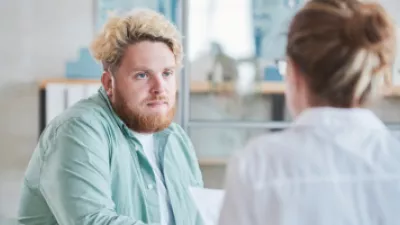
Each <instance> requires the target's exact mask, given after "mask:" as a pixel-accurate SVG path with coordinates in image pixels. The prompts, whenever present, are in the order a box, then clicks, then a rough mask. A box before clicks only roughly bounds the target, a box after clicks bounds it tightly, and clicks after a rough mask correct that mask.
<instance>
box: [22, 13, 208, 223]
mask: <svg viewBox="0 0 400 225" xmlns="http://www.w3.org/2000/svg"><path fill="white" fill-rule="evenodd" d="M91 49H92V53H93V55H94V57H95V58H96V59H97V60H98V61H100V62H101V63H102V65H103V68H104V72H103V75H102V77H101V82H102V87H101V88H100V90H99V93H98V94H96V95H94V96H92V97H91V98H89V99H86V100H82V101H80V102H79V103H77V104H76V105H74V106H73V107H71V108H69V109H67V110H66V111H65V112H64V113H62V114H61V115H60V116H58V117H57V118H56V119H54V120H53V121H52V122H51V123H50V125H49V126H48V127H47V128H46V130H45V131H44V132H43V134H42V135H41V138H40V140H39V144H38V145H37V148H36V150H35V152H34V154H33V157H32V159H31V162H30V164H29V166H28V170H27V173H26V177H25V182H24V185H23V193H22V199H21V209H20V213H19V222H20V223H21V224H27V225H33V224H38V225H39V224H40V225H46V224H60V225H89V224H90V225H92V224H94V225H106V224H107V225H133V224H135V225H143V224H166V225H170V224H177V225H190V224H198V222H199V216H198V214H197V211H196V210H195V206H194V204H193V202H192V201H191V199H190V196H189V191H188V188H189V187H190V186H200V187H201V186H202V185H203V182H202V178H201V173H200V169H199V166H198V163H197V159H196V156H195V152H194V151H193V147H192V145H191V142H190V140H189V138H188V137H187V135H186V134H185V132H184V131H183V130H182V129H181V128H180V127H179V126H178V125H176V124H173V123H171V122H172V120H173V117H174V113H175V99H176V98H175V97H176V86H177V84H176V83H177V81H176V73H177V70H178V69H179V67H180V64H181V58H182V46H181V42H180V35H179V33H178V31H177V30H176V28H175V27H174V26H173V25H172V24H171V23H169V22H168V21H167V20H166V19H165V18H164V17H162V16H161V15H159V14H158V13H155V12H152V11H143V10H142V11H138V12H136V13H133V14H130V15H128V16H126V17H115V18H111V19H110V20H109V21H108V23H107V24H106V25H105V27H104V30H103V31H102V32H101V33H100V34H99V35H98V36H97V37H96V39H95V40H94V41H93V43H92V47H91Z"/></svg>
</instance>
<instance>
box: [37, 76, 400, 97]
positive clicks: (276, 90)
mask: <svg viewBox="0 0 400 225" xmlns="http://www.w3.org/2000/svg"><path fill="white" fill-rule="evenodd" d="M55 83H56V84H100V80H99V79H96V80H95V79H67V78H54V79H45V80H41V81H40V82H39V88H40V89H44V88H45V87H46V86H47V85H48V84H55ZM253 89H254V90H255V93H261V94H283V93H284V92H285V84H284V83H283V82H261V83H258V84H255V85H254V87H253ZM233 91H235V86H234V83H222V84H212V83H210V82H207V81H194V82H192V83H191V85H190V92H191V93H213V92H215V93H221V92H233ZM383 94H384V96H385V97H400V86H393V87H386V88H384V89H383Z"/></svg>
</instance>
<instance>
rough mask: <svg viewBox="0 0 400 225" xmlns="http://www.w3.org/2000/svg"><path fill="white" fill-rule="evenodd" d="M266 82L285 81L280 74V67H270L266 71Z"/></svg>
mask: <svg viewBox="0 0 400 225" xmlns="http://www.w3.org/2000/svg"><path fill="white" fill-rule="evenodd" d="M264 80H265V81H283V77H282V75H281V74H280V73H279V69H278V67H276V66H268V67H266V68H265V69H264Z"/></svg>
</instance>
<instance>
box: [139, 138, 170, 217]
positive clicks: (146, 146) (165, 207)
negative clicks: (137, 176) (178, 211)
mask: <svg viewBox="0 0 400 225" xmlns="http://www.w3.org/2000/svg"><path fill="white" fill-rule="evenodd" d="M135 137H136V138H137V139H138V140H139V141H140V143H141V144H142V146H143V150H144V153H145V154H146V157H147V159H148V160H149V162H150V164H151V166H152V167H153V170H154V174H155V177H156V183H157V191H158V197H159V204H160V217H161V218H160V220H161V224H162V225H172V218H171V208H170V206H169V202H170V200H169V197H168V193H167V189H166V188H165V185H164V177H163V175H162V173H161V170H160V167H159V166H158V165H159V164H158V163H157V158H156V149H155V148H154V138H153V134H140V133H135Z"/></svg>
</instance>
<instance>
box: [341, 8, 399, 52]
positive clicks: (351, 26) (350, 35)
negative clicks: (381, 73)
mask: <svg viewBox="0 0 400 225" xmlns="http://www.w3.org/2000/svg"><path fill="white" fill-rule="evenodd" d="M344 26H345V29H344V30H345V32H344V33H345V34H344V35H345V38H346V39H347V41H349V44H351V45H354V46H359V47H361V48H365V49H370V50H374V49H376V48H377V47H378V46H379V45H380V44H383V43H384V42H385V40H387V39H390V38H391V37H392V36H393V35H392V34H393V32H394V27H393V26H392V23H391V21H390V18H389V17H388V16H387V14H386V13H385V11H384V9H383V8H382V6H380V5H378V4H375V3H361V4H360V5H358V9H356V10H355V12H354V13H353V14H352V15H351V16H350V17H349V19H348V21H346V23H345V24H344Z"/></svg>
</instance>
